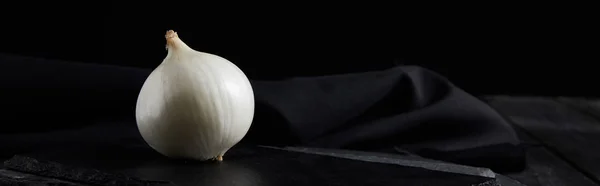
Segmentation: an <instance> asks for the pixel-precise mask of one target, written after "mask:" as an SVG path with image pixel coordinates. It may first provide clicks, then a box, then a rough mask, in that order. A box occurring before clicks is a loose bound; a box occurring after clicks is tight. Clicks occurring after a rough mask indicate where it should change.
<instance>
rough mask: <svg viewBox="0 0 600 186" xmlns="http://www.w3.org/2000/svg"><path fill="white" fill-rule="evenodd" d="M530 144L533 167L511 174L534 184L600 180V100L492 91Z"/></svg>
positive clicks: (569, 185) (581, 185) (583, 184)
mask: <svg viewBox="0 0 600 186" xmlns="http://www.w3.org/2000/svg"><path fill="white" fill-rule="evenodd" d="M483 99H484V100H486V101H487V102H488V103H489V104H490V105H491V106H492V107H494V108H495V109H496V110H498V111H499V112H500V113H501V114H502V115H504V116H505V117H506V118H507V119H509V120H510V121H511V122H512V123H513V125H514V127H515V129H516V130H517V131H518V133H519V137H520V138H521V141H523V142H524V143H525V144H526V146H527V147H528V148H527V156H528V157H527V160H528V167H527V169H526V170H525V171H523V172H520V173H513V174H508V175H507V176H509V177H511V178H513V179H516V180H518V181H520V182H522V183H524V184H526V185H529V186H563V185H564V186H588V185H589V186H594V185H600V184H599V183H600V149H599V148H600V101H596V100H592V99H585V98H565V97H515V96H487V97H484V98H483Z"/></svg>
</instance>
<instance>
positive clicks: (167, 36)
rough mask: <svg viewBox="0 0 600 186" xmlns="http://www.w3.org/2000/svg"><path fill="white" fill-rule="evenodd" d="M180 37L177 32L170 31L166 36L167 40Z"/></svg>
mask: <svg viewBox="0 0 600 186" xmlns="http://www.w3.org/2000/svg"><path fill="white" fill-rule="evenodd" d="M175 37H178V36H177V32H175V31H174V30H169V31H167V34H165V38H167V39H171V38H175Z"/></svg>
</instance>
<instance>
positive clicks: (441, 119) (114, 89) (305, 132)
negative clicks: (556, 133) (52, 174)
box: [0, 54, 524, 171]
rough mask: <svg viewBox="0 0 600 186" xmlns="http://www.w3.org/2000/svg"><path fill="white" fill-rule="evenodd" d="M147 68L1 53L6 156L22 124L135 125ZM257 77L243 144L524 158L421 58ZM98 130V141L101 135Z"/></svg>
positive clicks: (54, 127)
mask: <svg viewBox="0 0 600 186" xmlns="http://www.w3.org/2000/svg"><path fill="white" fill-rule="evenodd" d="M150 72H151V69H137V68H127V67H117V66H106V65H98V64H81V63H73V62H64V61H57V60H47V59H39V58H30V57H20V56H11V55H6V54H1V55H0V75H1V76H2V78H0V90H1V91H0V94H1V97H0V99H2V100H1V102H2V109H3V110H4V111H2V113H3V117H1V118H0V122H1V123H2V125H3V126H4V127H3V128H2V129H1V131H0V139H2V140H3V141H2V143H3V144H2V145H0V147H2V148H6V149H12V151H3V152H4V153H5V154H4V155H7V153H16V152H22V151H26V150H27V149H25V148H28V147H29V148H33V146H27V145H19V143H24V138H23V137H19V135H20V134H23V135H25V133H28V134H26V135H27V136H28V137H27V139H26V141H27V142H28V143H37V144H43V143H44V141H45V140H41V139H42V138H40V140H38V141H36V140H35V136H36V135H37V134H39V136H42V135H43V134H44V132H50V131H60V130H68V129H71V128H82V127H87V126H91V125H94V124H98V123H113V125H114V123H118V125H120V127H119V128H121V129H123V130H128V131H135V127H136V125H135V121H134V117H135V115H134V107H135V102H136V98H137V94H138V91H139V89H140V88H141V86H142V84H143V82H144V80H145V78H146V77H147V76H148V75H149V73H150ZM252 85H253V88H254V91H255V98H256V114H255V120H254V122H253V125H252V127H251V129H250V132H249V134H248V136H247V137H246V138H245V139H244V140H243V143H252V144H260V145H277V146H311V147H326V148H344V149H356V150H365V151H381V152H390V153H406V152H409V153H413V154H416V155H420V156H424V157H428V158H433V159H439V160H445V161H451V162H455V163H462V164H467V165H474V166H484V167H490V168H492V169H494V170H496V171H505V170H519V169H521V168H522V166H524V163H523V159H524V157H523V152H522V150H521V149H520V148H519V140H518V139H517V137H516V134H515V132H514V131H513V129H512V128H511V126H510V125H509V124H508V123H507V121H505V120H504V119H503V118H502V117H501V116H500V115H499V114H498V113H497V112H495V111H494V110H493V109H492V108H491V107H489V106H488V105H487V104H485V103H484V102H482V101H480V100H479V99H477V98H475V97H473V96H471V95H470V94H468V93H466V92H464V91H463V90H461V89H460V88H458V87H456V86H455V85H453V84H452V83H451V82H449V81H448V80H447V79H445V78H444V77H442V76H440V75H438V74H436V73H434V72H432V71H429V70H427V69H424V68H421V67H417V66H399V67H395V68H391V69H387V70H382V71H373V72H364V73H354V74H344V75H330V76H319V77H301V78H292V79H286V80H279V81H252ZM94 127H98V126H97V125H94ZM115 130H116V129H115ZM32 132H34V133H35V134H31V133H32ZM99 132H102V133H105V135H106V136H110V135H111V134H112V132H110V130H108V131H107V130H99ZM113 132H114V133H115V134H117V133H119V132H118V131H113ZM127 135H139V134H137V133H135V132H130V133H127ZM106 136H105V137H106ZM96 137H97V138H98V139H96V141H100V142H101V141H102V138H103V137H102V135H98V136H96ZM46 138H48V137H47V136H46ZM44 139H45V138H44ZM136 139H139V138H136ZM9 147H11V148H9ZM18 148H22V149H18Z"/></svg>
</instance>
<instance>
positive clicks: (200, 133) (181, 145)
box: [136, 30, 254, 161]
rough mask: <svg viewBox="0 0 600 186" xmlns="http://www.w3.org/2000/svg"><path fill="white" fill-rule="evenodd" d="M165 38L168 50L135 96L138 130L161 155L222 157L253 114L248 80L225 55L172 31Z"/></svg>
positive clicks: (251, 92) (194, 157)
mask: <svg viewBox="0 0 600 186" xmlns="http://www.w3.org/2000/svg"><path fill="white" fill-rule="evenodd" d="M165 37H166V40H167V50H168V54H167V56H166V57H165V59H164V60H163V62H162V63H161V64H160V65H159V66H158V67H157V68H156V69H154V71H153V72H152V73H151V74H150V76H148V78H147V79H146V81H145V82H144V85H143V87H142V88H141V91H140V93H139V97H138V100H137V105H136V120H137V126H138V129H139V132H140V134H141V135H142V137H143V138H144V140H145V141H146V142H147V143H148V145H149V146H150V147H152V148H153V149H154V150H156V151H158V152H159V153H161V154H163V155H165V156H168V157H172V158H186V159H196V160H209V159H217V160H219V161H222V158H223V155H224V154H225V153H226V152H227V151H228V150H229V149H230V148H231V147H233V146H234V145H236V144H237V143H238V142H239V141H241V140H242V138H243V137H244V136H245V135H246V133H247V132H248V130H249V129H250V125H251V123H252V120H253V118H254V92H253V90H252V86H251V84H250V81H249V80H248V78H247V77H246V75H245V74H244V73H243V72H242V70H240V69H239V68H238V67H237V66H236V65H234V64H233V63H231V62H230V61H228V60H227V59H225V58H222V57H220V56H217V55H213V54H209V53H204V52H199V51H195V50H194V49H192V48H190V47H188V46H187V45H186V44H185V43H184V42H183V41H182V40H181V39H180V38H179V36H178V35H177V33H176V32H174V31H172V30H169V31H168V32H167V34H166V36H165Z"/></svg>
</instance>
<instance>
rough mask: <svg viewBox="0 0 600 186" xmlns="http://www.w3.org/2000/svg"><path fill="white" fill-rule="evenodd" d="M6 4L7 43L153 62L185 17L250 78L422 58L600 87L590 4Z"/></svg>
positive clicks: (488, 73) (495, 84)
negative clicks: (169, 30) (597, 82)
mask: <svg viewBox="0 0 600 186" xmlns="http://www.w3.org/2000/svg"><path fill="white" fill-rule="evenodd" d="M5 5H6V6H3V7H2V8H1V9H2V11H1V12H2V13H1V14H2V18H1V19H2V29H1V30H2V31H0V34H1V35H2V37H3V39H2V42H1V43H0V47H1V48H0V52H5V53H13V54H22V55H29V56H37V57H45V58H54V59H66V60H71V61H77V62H86V63H101V64H111V65H123V66H134V67H145V68H153V67H155V66H156V65H158V64H159V63H160V62H161V61H162V59H163V58H164V56H165V55H166V51H165V48H164V47H165V41H164V33H165V31H166V30H168V29H175V30H176V31H178V32H179V35H180V37H181V38H182V39H183V40H184V41H185V42H187V43H188V45H190V46H192V47H193V48H195V49H197V50H200V51H204V52H209V53H214V54H217V55H221V56H223V57H226V58H228V59H230V60H231V61H233V62H234V63H236V64H237V65H239V66H240V67H241V68H242V69H243V70H244V71H245V72H246V73H247V74H248V76H249V77H250V78H252V79H281V78H286V77H293V76H308V75H324V74H336V73H347V72H360V71H368V70H375V69H384V68H389V67H392V66H394V65H398V64H416V65H421V66H424V67H427V68H430V69H432V70H434V71H436V72H438V73H441V74H443V75H445V76H446V77H448V78H449V79H450V80H451V81H453V82H454V83H456V84H458V85H459V86H460V87H462V88H463V89H466V90H467V91H468V92H470V93H473V94H475V95H481V94H504V93H509V94H526V95H565V96H568V95H572V96H596V95H599V94H598V93H600V91H597V90H596V88H595V83H593V82H595V81H596V79H598V75H597V74H596V68H595V65H596V64H595V63H597V61H598V57H597V55H594V54H595V53H596V49H597V43H598V42H597V36H596V35H597V34H595V33H597V31H596V30H595V29H593V28H595V25H594V23H595V22H597V20H596V19H594V17H596V16H594V14H593V13H592V12H591V11H589V10H586V9H585V7H586V6H585V5H577V6H567V5H560V4H557V5H548V4H533V5H524V4H513V5H503V4H486V5H483V4H432V5H426V6H419V7H418V8H416V7H413V6H406V5H400V4H398V5H393V6H392V5H381V6H378V7H374V6H371V5H365V4H356V5H348V3H346V4H335V6H332V5H323V4H310V5H307V4H285V5H284V4H273V3H270V4H255V3H253V4H251V5H250V4H248V5H242V4H239V3H238V4H230V5H214V4H211V3H207V2H193V3H187V4H185V3H181V2H171V1H170V2H161V1H156V2H148V1H145V2H116V1H114V2H109V1H98V2H87V1H82V2H75V1H73V2H42V1H39V2H37V1H36V2H27V1H20V2H19V3H10V5H9V4H5ZM382 7H385V8H382ZM32 68H35V67H32Z"/></svg>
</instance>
